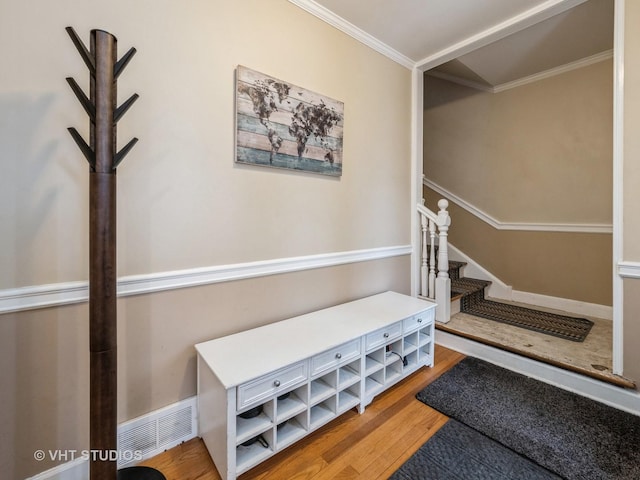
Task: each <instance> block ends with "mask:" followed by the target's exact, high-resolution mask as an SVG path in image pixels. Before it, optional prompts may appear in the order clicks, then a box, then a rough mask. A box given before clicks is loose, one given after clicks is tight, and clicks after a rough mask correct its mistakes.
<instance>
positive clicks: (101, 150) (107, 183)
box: [66, 27, 164, 480]
mask: <svg viewBox="0 0 640 480" xmlns="http://www.w3.org/2000/svg"><path fill="white" fill-rule="evenodd" d="M66 31H67V33H68V34H69V36H70V37H71V40H72V41H73V43H74V45H75V46H76V48H77V49H78V52H79V53H80V56H81V57H82V59H83V60H84V63H85V64H86V66H87V68H88V69H89V73H90V77H91V84H90V95H89V97H87V95H86V94H85V93H84V91H83V90H82V89H81V88H80V87H79V86H78V84H77V83H76V81H75V80H74V79H73V78H67V82H68V83H69V85H70V86H71V89H72V90H73V92H74V93H75V95H76V97H77V98H78V100H79V101H80V103H81V104H82V107H83V108H84V110H85V112H87V115H88V116H89V120H90V133H89V134H90V141H89V144H88V145H87V143H86V142H85V141H84V139H83V138H82V136H81V135H80V134H79V133H78V131H77V130H76V129H75V128H69V129H68V130H69V133H70V134H71V136H72V137H73V139H74V140H75V142H76V144H77V145H78V147H79V148H80V150H81V151H82V153H83V155H84V156H85V158H86V159H87V161H88V162H89V257H90V258H89V354H90V369H89V375H90V400H89V402H90V404H89V415H90V427H89V430H90V432H89V444H90V449H91V452H90V457H89V462H90V463H89V465H90V475H91V477H90V478H91V480H105V479H115V478H118V479H124V478H140V479H143V478H144V479H149V480H151V479H164V476H163V475H162V474H160V473H159V472H157V471H156V470H153V469H147V468H145V467H132V468H125V469H122V470H121V471H120V472H118V471H117V454H118V452H117V338H116V329H117V291H116V290H117V273H116V168H117V167H118V165H119V164H120V163H121V162H122V160H123V159H124V157H125V156H126V155H127V153H129V151H130V150H131V148H132V147H133V146H134V145H135V144H136V142H137V141H138V139H137V138H133V139H132V140H131V141H129V143H127V144H126V145H125V146H124V147H123V148H122V149H121V150H120V151H119V152H118V151H116V145H117V143H116V140H117V138H116V130H117V128H116V125H117V123H118V120H120V119H121V118H122V116H123V115H124V114H125V113H126V112H127V110H129V108H130V107H131V105H133V103H134V102H135V101H136V100H137V99H138V94H137V93H136V94H133V95H132V96H131V97H130V98H129V99H128V100H127V101H125V102H124V103H123V104H122V105H121V106H119V107H118V106H117V104H116V102H117V80H118V76H119V75H120V74H121V73H122V71H123V70H124V68H125V67H126V66H127V64H128V63H129V61H130V60H131V58H132V57H133V55H134V54H135V53H136V49H135V48H131V49H130V50H129V51H128V52H127V53H126V54H125V55H124V56H123V57H122V58H121V59H120V60H117V39H116V38H115V37H114V36H113V35H111V34H110V33H108V32H105V31H103V30H91V43H90V48H89V49H87V47H86V46H85V45H84V43H83V42H82V40H81V39H80V38H79V37H78V35H77V34H76V32H75V31H74V30H73V28H72V27H67V28H66ZM153 472H156V473H157V475H154V474H153ZM128 473H134V475H129V474H128Z"/></svg>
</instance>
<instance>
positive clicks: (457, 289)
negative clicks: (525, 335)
mask: <svg viewBox="0 0 640 480" xmlns="http://www.w3.org/2000/svg"><path fill="white" fill-rule="evenodd" d="M465 265H466V263H464V262H456V261H450V262H449V278H451V299H452V300H455V299H460V312H462V313H467V314H469V315H473V316H476V317H482V318H486V319H488V320H493V321H496V322H501V323H506V324H509V325H514V326H517V327H521V328H525V329H527V330H532V331H535V332H540V333H545V334H547V335H553V336H555V337H560V338H564V339H566V340H572V341H574V342H582V341H584V339H585V338H586V337H587V335H588V334H589V331H590V330H591V327H592V326H593V322H592V321H591V320H587V319H586V318H577V317H569V316H565V315H558V314H554V313H548V312H543V311H539V310H532V309H530V308H524V307H519V306H516V305H510V304H507V303H501V302H495V301H493V300H487V299H486V298H485V296H484V290H485V288H486V287H488V286H489V285H491V282H490V281H488V280H479V279H476V278H468V277H463V276H461V274H460V270H461V269H462V267H464V266H465Z"/></svg>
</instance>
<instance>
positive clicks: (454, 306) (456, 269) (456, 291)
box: [449, 260, 491, 315]
mask: <svg viewBox="0 0 640 480" xmlns="http://www.w3.org/2000/svg"><path fill="white" fill-rule="evenodd" d="M465 265H466V262H456V261H454V260H449V278H450V279H451V315H453V314H456V313H458V312H464V311H466V310H468V309H469V308H470V307H471V306H473V305H475V304H476V303H478V302H480V301H482V300H484V294H485V288H487V287H488V286H489V285H491V282H490V281H489V280H480V279H477V278H469V277H463V276H461V274H460V269H461V268H463V267H464V266H465Z"/></svg>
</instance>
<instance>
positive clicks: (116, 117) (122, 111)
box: [113, 93, 140, 123]
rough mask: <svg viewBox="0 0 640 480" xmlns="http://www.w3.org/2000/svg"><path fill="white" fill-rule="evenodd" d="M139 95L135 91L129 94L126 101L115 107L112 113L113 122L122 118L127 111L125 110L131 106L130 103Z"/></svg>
mask: <svg viewBox="0 0 640 480" xmlns="http://www.w3.org/2000/svg"><path fill="white" fill-rule="evenodd" d="M139 97H140V95H138V94H137V93H134V94H133V95H131V96H130V97H129V98H128V100H127V101H126V102H124V103H123V104H122V105H120V106H119V107H118V108H116V111H115V112H114V114H113V123H118V120H120V119H121V118H122V116H123V115H124V114H125V113H127V110H129V108H131V105H133V104H134V102H135V101H136V100H137V99H138V98H139Z"/></svg>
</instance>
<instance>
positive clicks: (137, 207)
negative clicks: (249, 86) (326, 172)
mask: <svg viewBox="0 0 640 480" xmlns="http://www.w3.org/2000/svg"><path fill="white" fill-rule="evenodd" d="M3 10H4V11H3V13H4V12H6V11H7V10H8V14H6V15H4V14H3V15H2V18H1V19H0V30H1V31H2V35H3V38H4V39H7V41H6V42H4V43H3V47H2V50H1V52H2V61H3V64H5V65H11V68H8V69H6V68H5V69H3V73H2V75H3V79H2V91H0V105H1V106H2V108H1V109H0V125H2V129H0V132H1V133H0V144H1V145H2V158H3V164H6V165H5V167H4V168H6V169H7V171H8V172H9V175H7V176H5V175H3V184H2V188H1V189H0V218H2V222H0V238H2V245H1V246H2V249H1V251H2V256H1V257H0V271H2V272H3V275H2V276H1V277H0V288H11V287H16V286H27V285H38V284H43V283H55V282H59V281H73V280H82V279H85V278H86V276H87V256H88V253H87V249H88V242H87V227H86V225H87V216H88V212H87V208H88V207H87V201H86V199H87V195H88V193H87V183H88V180H87V165H86V161H85V160H84V158H83V157H82V155H81V154H80V152H79V150H78V149H77V147H76V146H75V144H74V142H73V141H72V139H71V137H70V136H69V135H68V133H67V132H66V127H69V126H75V127H76V128H78V129H79V130H80V131H81V132H83V133H85V134H86V131H87V130H88V120H87V116H86V114H85V113H84V111H83V109H82V108H81V106H80V104H79V103H78V102H77V100H76V99H75V96H74V95H73V93H72V92H71V90H70V89H69V87H68V85H67V84H66V82H65V80H64V79H65V77H67V76H72V77H74V78H75V79H76V80H77V81H78V82H79V83H80V85H82V86H83V87H85V88H87V89H88V73H87V69H86V67H85V66H84V63H83V62H82V60H81V59H80V56H79V55H78V53H77V52H76V50H75V48H74V46H73V44H72V43H71V41H70V39H69V37H68V36H67V34H66V32H65V31H64V28H65V27H66V26H67V25H72V26H73V27H74V28H75V29H76V31H77V32H78V33H79V35H80V36H81V37H82V38H83V39H84V41H85V42H86V43H88V41H89V30H90V29H91V28H95V27H100V28H103V29H106V30H109V31H110V32H112V33H113V34H115V35H116V36H117V37H118V41H119V43H118V45H119V51H120V54H122V53H124V52H125V51H126V50H127V49H128V48H129V47H131V46H135V47H136V48H137V49H138V54H136V56H135V57H134V58H133V60H132V62H131V63H130V65H129V66H128V67H127V69H126V70H125V72H124V73H123V74H122V76H121V77H120V79H119V97H120V101H123V100H125V99H126V98H128V97H129V95H131V94H132V93H134V92H137V93H139V94H140V99H139V100H138V102H137V103H136V104H135V105H134V107H133V108H132V109H131V110H130V111H129V112H128V113H127V115H126V116H125V117H124V118H123V119H122V120H121V121H120V123H119V131H118V138H119V143H120V145H124V144H125V143H126V142H127V141H128V140H129V139H130V138H131V137H133V136H137V137H139V138H140V142H139V144H138V145H136V146H135V149H134V150H132V152H131V153H130V154H129V156H128V157H127V158H126V159H125V161H124V162H123V164H122V165H121V167H120V168H119V169H118V189H119V198H118V214H119V215H118V240H119V243H118V259H119V265H118V266H119V272H120V274H121V275H131V274H140V273H149V272H160V271H167V270H175V269H182V268H189V267H201V266H205V265H220V264H227V263H236V262H245V261H251V260H264V259H271V258H281V257H289V256H298V255H309V254H316V253H325V252H330V251H341V250H352V249H359V248H369V247H376V246H387V245H397V244H406V243H408V241H409V237H408V233H407V232H408V230H409V222H410V216H409V215H403V216H402V218H401V219H399V218H398V215H397V213H398V211H400V210H402V211H406V210H408V209H409V206H410V198H409V193H408V191H407V188H406V183H407V182H408V179H409V178H410V164H409V162H408V160H407V159H408V158H409V156H410V143H409V142H410V127H409V125H410V124H409V122H410V102H411V98H410V97H411V89H410V85H411V83H410V82H411V75H410V71H409V70H407V69H405V68H403V67H401V66H399V65H398V64H396V63H394V62H392V61H390V60H388V59H387V58H385V57H384V56H382V55H380V54H378V53H376V52H374V51H373V50H371V49H369V48H367V47H365V46H364V45H362V44H361V43H359V42H357V41H354V40H353V39H351V37H348V36H347V35H345V34H343V33H340V32H338V31H337V30H335V29H334V28H332V27H330V26H329V25H327V24H325V23H324V22H321V21H320V20H318V19H316V18H314V17H312V16H311V15H309V14H308V13H306V12H304V11H303V10H302V9H300V8H298V7H295V6H294V5H292V4H290V3H289V2H287V1H286V0H272V1H269V2H264V1H259V0H241V1H237V2H226V1H225V2H219V1H218V2H215V1H214V2H212V1H205V0H196V1H192V2H189V7H188V8H186V7H185V6H184V5H183V4H182V3H181V2H174V1H166V0H165V1H160V2H158V1H154V0H143V1H137V2H135V3H133V4H132V3H131V2H127V1H125V0H118V1H115V2H109V3H108V4H107V3H104V2H98V1H89V2H87V1H79V0H66V1H62V2H56V3H55V4H54V3H52V2H46V1H42V0H27V1H24V2H14V3H12V4H11V5H7V6H6V7H5V8H4V9H3ZM36 11H37V12H38V14H37V15H35V14H34V12H36ZM9 44H11V45H13V46H10V45H9ZM238 64H242V65H246V66H248V67H250V68H253V69H255V70H258V71H261V72H264V73H266V74H269V75H272V76H275V77H277V78H280V79H283V80H286V81H289V82H291V83H293V84H296V85H300V86H303V87H305V88H308V89H310V90H313V91H315V92H318V93H322V94H324V95H327V96H329V97H332V98H335V99H338V100H341V101H343V102H344V103H345V129H344V167H343V175H342V177H341V178H340V179H335V178H329V177H324V176H320V175H312V174H295V173H284V172H282V171H275V170H270V169H266V168H257V167H247V166H241V165H236V164H234V131H235V124H234V69H235V67H236V66H237V65H238ZM372 77H375V81H372V80H371V79H372ZM372 110H375V112H376V115H372V114H371V112H372ZM292 224H295V225H296V226H297V227H298V228H296V229H289V228H283V225H292ZM388 224H390V225H393V226H394V227H397V228H387V225H388ZM69 232H73V234H69Z"/></svg>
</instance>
